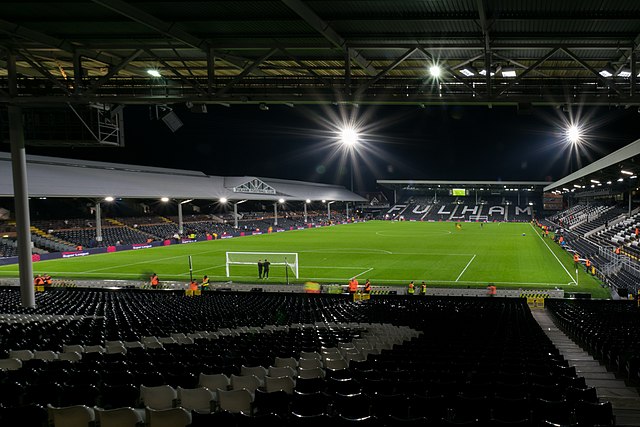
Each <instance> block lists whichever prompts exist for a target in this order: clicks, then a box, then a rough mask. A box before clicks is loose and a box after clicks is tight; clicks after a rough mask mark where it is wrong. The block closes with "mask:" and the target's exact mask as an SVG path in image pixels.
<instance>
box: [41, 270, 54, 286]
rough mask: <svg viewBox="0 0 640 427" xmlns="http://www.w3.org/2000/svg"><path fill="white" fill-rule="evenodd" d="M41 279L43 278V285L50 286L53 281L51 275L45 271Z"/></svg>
mask: <svg viewBox="0 0 640 427" xmlns="http://www.w3.org/2000/svg"><path fill="white" fill-rule="evenodd" d="M42 280H44V285H45V286H51V284H52V283H53V280H52V279H51V276H49V275H48V274H47V273H44V274H43V275H42Z"/></svg>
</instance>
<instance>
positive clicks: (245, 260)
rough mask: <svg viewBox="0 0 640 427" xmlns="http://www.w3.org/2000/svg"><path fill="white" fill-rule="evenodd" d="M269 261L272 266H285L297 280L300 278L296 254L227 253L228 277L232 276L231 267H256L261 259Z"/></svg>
mask: <svg viewBox="0 0 640 427" xmlns="http://www.w3.org/2000/svg"><path fill="white" fill-rule="evenodd" d="M265 258H267V259H269V263H270V264H271V265H284V266H286V267H287V268H291V271H292V272H293V273H294V275H295V277H296V279H297V278H298V254H297V253H296V252H227V253H226V259H225V265H226V270H227V277H229V276H230V275H231V273H230V271H229V266H231V265H256V266H257V263H258V260H259V259H265Z"/></svg>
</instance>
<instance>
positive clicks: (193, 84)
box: [145, 50, 207, 95]
mask: <svg viewBox="0 0 640 427" xmlns="http://www.w3.org/2000/svg"><path fill="white" fill-rule="evenodd" d="M145 52H146V53H147V55H149V56H152V57H154V58H156V60H157V61H158V62H159V63H160V64H162V66H163V67H165V68H166V69H167V70H169V71H171V73H173V75H174V76H176V77H177V78H179V79H180V80H181V81H182V82H183V83H184V84H186V85H188V86H191V87H192V88H194V89H195V90H197V91H198V92H199V93H200V94H201V95H207V92H206V91H205V90H204V89H202V88H201V87H200V85H199V84H198V81H197V80H189V79H188V78H186V77H185V76H183V75H182V74H180V72H179V71H178V70H176V69H175V68H173V67H172V66H171V65H169V64H168V63H167V62H166V61H164V60H162V59H160V58H159V57H158V56H156V55H155V54H154V53H153V52H151V51H150V50H145Z"/></svg>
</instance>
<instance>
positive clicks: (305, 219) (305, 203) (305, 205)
mask: <svg viewBox="0 0 640 427" xmlns="http://www.w3.org/2000/svg"><path fill="white" fill-rule="evenodd" d="M307 222H308V221H307V202H304V223H305V224H306V223H307Z"/></svg>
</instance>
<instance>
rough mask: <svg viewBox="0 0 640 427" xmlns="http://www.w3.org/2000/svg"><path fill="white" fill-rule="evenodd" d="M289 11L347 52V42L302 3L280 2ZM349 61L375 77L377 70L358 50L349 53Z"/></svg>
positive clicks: (286, 0) (293, 0)
mask: <svg viewBox="0 0 640 427" xmlns="http://www.w3.org/2000/svg"><path fill="white" fill-rule="evenodd" d="M282 3H284V4H285V5H286V6H287V7H288V8H289V9H291V10H292V11H294V12H295V13H297V14H298V15H299V16H300V17H301V18H302V19H303V20H304V21H305V22H306V23H307V24H309V25H310V26H311V27H312V28H314V29H315V30H316V31H317V32H319V33H320V34H321V35H322V36H323V37H324V38H326V39H327V40H329V41H330V42H331V43H332V44H333V45H335V46H336V47H338V48H340V49H342V50H343V51H346V52H348V49H347V47H348V46H347V41H346V40H345V39H344V38H343V37H342V36H340V34H338V33H337V32H336V31H335V30H334V29H333V28H332V27H331V25H329V24H328V23H327V22H326V21H324V20H323V19H322V18H320V17H319V16H318V15H317V14H316V13H315V12H314V11H313V10H311V8H309V7H308V6H307V5H305V4H304V3H302V1H300V0H282ZM349 55H350V57H351V59H353V61H354V62H355V63H356V64H358V65H359V66H360V67H361V68H362V69H363V70H364V71H365V72H366V73H367V74H368V75H370V76H375V75H376V74H377V73H378V70H376V68H375V67H374V66H373V65H371V61H369V60H367V58H365V57H364V56H363V55H362V54H361V53H360V52H359V51H358V50H356V49H352V50H351V52H350V53H349Z"/></svg>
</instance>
